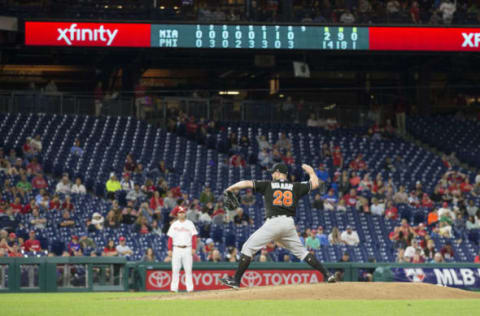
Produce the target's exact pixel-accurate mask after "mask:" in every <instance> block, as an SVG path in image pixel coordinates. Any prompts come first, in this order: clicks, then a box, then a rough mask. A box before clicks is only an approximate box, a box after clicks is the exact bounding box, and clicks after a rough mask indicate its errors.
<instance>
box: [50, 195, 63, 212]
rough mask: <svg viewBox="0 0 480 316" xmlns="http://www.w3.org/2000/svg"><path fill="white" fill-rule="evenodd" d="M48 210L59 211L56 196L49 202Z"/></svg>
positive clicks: (58, 200) (58, 199)
mask: <svg viewBox="0 0 480 316" xmlns="http://www.w3.org/2000/svg"><path fill="white" fill-rule="evenodd" d="M48 209H50V210H59V209H60V198H59V197H58V195H56V194H55V195H54V196H53V198H52V200H51V201H50V204H49V206H48Z"/></svg>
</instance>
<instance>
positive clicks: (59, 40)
mask: <svg viewBox="0 0 480 316" xmlns="http://www.w3.org/2000/svg"><path fill="white" fill-rule="evenodd" d="M25 45H34V46H35V45H36V46H66V47H68V46H76V47H150V24H135V23H82V22H25Z"/></svg>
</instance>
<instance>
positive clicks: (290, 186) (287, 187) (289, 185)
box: [271, 182, 293, 191]
mask: <svg viewBox="0 0 480 316" xmlns="http://www.w3.org/2000/svg"><path fill="white" fill-rule="evenodd" d="M271 185H272V189H280V190H290V191H291V190H292V189H293V183H283V182H272V183H271Z"/></svg>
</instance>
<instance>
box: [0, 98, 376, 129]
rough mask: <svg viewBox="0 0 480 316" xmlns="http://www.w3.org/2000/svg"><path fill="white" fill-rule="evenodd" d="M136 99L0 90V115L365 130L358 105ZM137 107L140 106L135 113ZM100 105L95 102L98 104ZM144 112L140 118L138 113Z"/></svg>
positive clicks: (364, 115)
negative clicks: (185, 118) (330, 121)
mask: <svg viewBox="0 0 480 316" xmlns="http://www.w3.org/2000/svg"><path fill="white" fill-rule="evenodd" d="M146 98H147V100H148V101H146V102H143V101H142V102H136V101H138V100H136V99H135V97H134V96H133V95H131V94H121V93H120V94H119V95H118V96H116V97H114V98H112V97H110V98H105V99H103V100H102V101H101V108H100V109H99V108H97V109H96V103H95V98H94V96H93V95H88V94H82V95H80V94H69V93H60V92H59V93H40V92H36V91H0V112H9V113H51V114H54V113H56V114H80V115H109V116H139V118H140V119H145V120H147V121H149V122H150V123H153V124H155V125H159V126H165V124H166V122H167V120H168V115H169V114H168V113H171V111H170V110H172V109H177V110H181V111H183V112H184V113H186V114H187V115H189V116H193V117H196V118H205V119H208V120H216V121H251V122H290V123H291V122H298V123H305V122H306V121H307V119H308V117H309V115H310V114H311V113H315V114H316V115H317V116H318V117H321V118H335V119H336V120H337V121H338V122H339V123H340V124H341V125H342V126H359V125H364V123H365V122H366V121H367V119H368V110H367V109H366V108H364V107H358V106H345V105H343V106H333V107H332V106H326V105H324V104H321V103H315V102H308V103H305V104H304V105H303V110H302V111H298V110H297V109H296V108H295V107H294V108H292V109H290V110H284V107H283V103H284V102H285V101H282V100H278V101H265V100H233V99H228V98H220V97H212V98H193V97H173V96H147V97H146ZM136 104H137V105H138V104H140V107H141V108H142V111H141V112H139V111H138V109H137V107H136ZM97 106H98V103H97ZM140 113H142V114H140Z"/></svg>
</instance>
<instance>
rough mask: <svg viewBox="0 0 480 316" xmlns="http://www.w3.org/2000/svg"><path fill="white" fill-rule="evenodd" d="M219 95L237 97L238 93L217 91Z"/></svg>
mask: <svg viewBox="0 0 480 316" xmlns="http://www.w3.org/2000/svg"><path fill="white" fill-rule="evenodd" d="M218 94H220V95H239V94H240V91H218Z"/></svg>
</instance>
